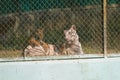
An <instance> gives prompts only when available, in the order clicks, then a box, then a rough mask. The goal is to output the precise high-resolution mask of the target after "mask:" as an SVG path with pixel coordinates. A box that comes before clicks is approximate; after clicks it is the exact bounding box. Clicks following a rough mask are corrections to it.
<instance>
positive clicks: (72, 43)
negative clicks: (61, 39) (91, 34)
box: [62, 25, 83, 55]
mask: <svg viewBox="0 0 120 80" xmlns="http://www.w3.org/2000/svg"><path fill="white" fill-rule="evenodd" d="M64 35H65V40H66V43H64V45H63V46H64V48H63V52H62V54H65V55H75V54H83V50H82V46H81V43H80V42H79V36H78V34H77V32H76V26H75V25H72V26H71V28H70V29H69V30H64Z"/></svg>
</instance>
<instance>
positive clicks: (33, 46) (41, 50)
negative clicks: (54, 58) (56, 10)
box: [24, 29, 57, 56]
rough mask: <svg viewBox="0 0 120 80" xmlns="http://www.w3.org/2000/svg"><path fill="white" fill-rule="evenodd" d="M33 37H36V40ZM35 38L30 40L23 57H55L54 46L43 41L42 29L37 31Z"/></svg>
mask: <svg viewBox="0 0 120 80" xmlns="http://www.w3.org/2000/svg"><path fill="white" fill-rule="evenodd" d="M35 37H37V39H36V38H35ZM35 37H31V38H30V40H29V44H30V45H28V46H27V47H26V48H25V50H24V56H26V55H27V54H29V55H30V56H46V55H57V52H55V46H54V45H52V44H47V43H45V42H44V41H43V29H37V31H36V32H35Z"/></svg>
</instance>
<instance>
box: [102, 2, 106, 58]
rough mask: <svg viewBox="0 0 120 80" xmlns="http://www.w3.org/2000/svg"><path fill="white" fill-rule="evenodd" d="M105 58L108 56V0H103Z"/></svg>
mask: <svg viewBox="0 0 120 80" xmlns="http://www.w3.org/2000/svg"><path fill="white" fill-rule="evenodd" d="M103 31H104V32H103V33H104V34H103V35H104V48H103V51H104V58H107V0H103Z"/></svg>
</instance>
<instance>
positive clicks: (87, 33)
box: [0, 0, 120, 57]
mask: <svg viewBox="0 0 120 80" xmlns="http://www.w3.org/2000/svg"><path fill="white" fill-rule="evenodd" d="M103 15H104V14H103V1H102V0H34V1H33V0H28V1H27V0H1V1H0V57H16V56H17V57H19V56H21V55H22V52H23V50H24V48H25V47H26V46H27V45H28V44H29V43H28V41H29V39H30V38H31V36H33V35H34V33H35V31H36V30H37V29H39V28H40V29H43V41H44V42H46V43H49V44H54V45H57V46H60V45H61V44H63V43H64V42H65V39H64V32H63V31H64V30H65V29H68V28H70V26H71V25H72V24H74V25H76V27H77V33H78V35H79V40H80V42H81V45H82V48H83V51H84V53H85V54H102V53H103V48H104V46H103V44H104V39H103V38H104V37H103V34H104V33H103V31H104V30H103V26H104V25H103ZM119 17H120V1H119V0H108V2H107V30H108V31H107V51H108V53H120V49H119V47H120V19H119Z"/></svg>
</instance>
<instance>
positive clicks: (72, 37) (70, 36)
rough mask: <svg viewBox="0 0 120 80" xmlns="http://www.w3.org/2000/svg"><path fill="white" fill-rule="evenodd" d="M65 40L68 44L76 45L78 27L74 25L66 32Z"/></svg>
mask: <svg viewBox="0 0 120 80" xmlns="http://www.w3.org/2000/svg"><path fill="white" fill-rule="evenodd" d="M64 35H65V39H66V41H67V43H68V44H72V43H74V42H75V41H76V40H78V38H79V37H78V34H77V33H76V26H75V25H72V26H71V28H70V29H69V30H64Z"/></svg>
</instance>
